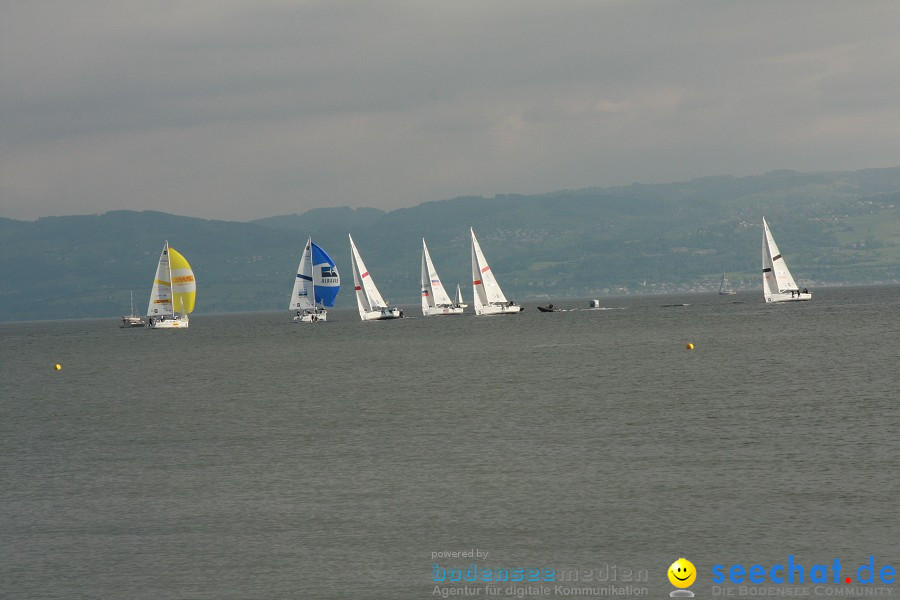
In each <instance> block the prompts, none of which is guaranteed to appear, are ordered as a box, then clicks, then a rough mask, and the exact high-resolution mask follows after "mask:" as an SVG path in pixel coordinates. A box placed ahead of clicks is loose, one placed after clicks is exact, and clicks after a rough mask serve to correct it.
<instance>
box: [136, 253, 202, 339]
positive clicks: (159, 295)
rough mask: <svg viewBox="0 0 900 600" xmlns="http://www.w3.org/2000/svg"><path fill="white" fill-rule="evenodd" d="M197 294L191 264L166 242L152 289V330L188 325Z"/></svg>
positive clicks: (149, 308)
mask: <svg viewBox="0 0 900 600" xmlns="http://www.w3.org/2000/svg"><path fill="white" fill-rule="evenodd" d="M196 297H197V283H196V281H195V279H194V271H193V270H192V269H191V265H190V264H189V263H188V261H187V259H185V258H184V257H183V256H182V255H181V254H179V253H178V252H177V251H176V250H175V248H172V247H170V246H169V242H168V241H167V242H166V244H165V246H163V251H162V254H160V256H159V264H158V265H157V267H156V277H155V278H154V279H153V288H152V289H151V290H150V304H149V306H147V317H148V318H149V321H148V323H147V324H148V325H149V326H150V327H152V328H153V329H174V328H178V329H184V328H186V327H187V326H188V322H189V321H188V314H189V313H191V312H193V310H194V301H195V300H196ZM176 306H177V307H178V309H179V310H178V311H176V310H175V307H176Z"/></svg>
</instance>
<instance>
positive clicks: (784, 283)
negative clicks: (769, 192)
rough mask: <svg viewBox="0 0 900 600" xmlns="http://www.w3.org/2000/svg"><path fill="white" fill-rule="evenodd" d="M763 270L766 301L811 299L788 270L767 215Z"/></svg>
mask: <svg viewBox="0 0 900 600" xmlns="http://www.w3.org/2000/svg"><path fill="white" fill-rule="evenodd" d="M762 272H763V295H764V296H765V299H766V302H783V301H786V300H810V299H811V298H812V295H811V294H809V293H808V292H801V291H800V288H799V287H798V286H797V283H796V282H795V281H794V276H793V275H791V272H790V270H788V267H787V263H786V262H785V261H784V257H783V256H781V252H780V251H779V250H778V244H776V243H775V238H773V237H772V232H771V231H769V224H768V223H767V222H766V219H765V217H763V239H762Z"/></svg>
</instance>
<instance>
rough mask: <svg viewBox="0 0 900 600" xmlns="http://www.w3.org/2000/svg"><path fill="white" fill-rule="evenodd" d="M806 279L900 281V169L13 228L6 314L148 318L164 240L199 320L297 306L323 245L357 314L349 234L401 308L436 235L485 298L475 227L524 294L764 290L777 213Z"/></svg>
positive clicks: (463, 278) (518, 294) (1, 231)
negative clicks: (302, 275)
mask: <svg viewBox="0 0 900 600" xmlns="http://www.w3.org/2000/svg"><path fill="white" fill-rule="evenodd" d="M763 215H765V216H766V217H767V219H768V221H769V224H770V226H771V228H772V231H773V233H774V235H775V236H776V239H777V240H778V242H779V246H780V247H781V250H782V252H783V253H784V254H785V256H786V257H787V258H788V260H789V263H790V266H791V269H792V271H793V272H794V275H795V276H796V278H797V279H798V281H799V282H801V283H802V284H803V285H808V286H810V287H815V286H816V285H821V284H838V283H851V284H873V283H880V282H897V281H898V280H900V167H898V168H891V169H866V170H862V171H850V172H829V173H797V172H793V171H774V172H771V173H766V174H765V175H757V176H752V177H739V178H738V177H728V176H723V177H707V178H703V179H696V180H692V181H686V182H678V183H670V184H633V185H630V186H622V187H615V188H589V189H581V190H564V191H557V192H552V193H547V194H538V195H499V196H495V197H493V198H482V197H461V198H454V199H450V200H441V201H435V202H426V203H423V204H420V205H418V206H414V207H411V208H404V209H398V210H393V211H390V212H385V211H381V210H378V209H373V208H356V209H353V208H349V207H339V208H320V209H314V210H310V211H307V212H305V213H302V214H295V215H283V216H277V217H268V218H265V219H258V220H255V221H252V222H247V223H242V222H232V221H219V220H207V219H198V218H193V217H181V216H176V215H169V214H165V213H159V212H153V211H143V212H134V211H111V212H108V213H104V214H102V215H78V216H68V217H45V218H42V219H38V220H37V221H16V220H12V219H4V218H0V239H2V240H3V242H4V248H5V252H4V253H3V255H2V256H0V278H2V281H3V286H2V291H0V320H3V321H12V320H29V319H56V318H80V317H100V316H117V315H120V314H124V313H125V312H127V311H128V309H129V300H128V298H129V291H133V292H134V296H135V304H136V308H137V309H139V311H140V312H143V311H144V309H145V302H146V299H147V295H148V294H149V289H150V282H151V278H152V276H153V271H154V269H155V266H156V261H157V258H158V256H159V252H160V250H161V248H162V244H163V241H164V240H169V242H170V243H171V244H172V246H173V247H174V248H176V249H178V250H179V251H180V252H182V253H183V254H184V255H185V256H186V257H187V258H188V260H189V261H190V262H191V264H192V266H193V267H194V271H195V273H196V275H197V282H198V299H197V307H198V308H197V312H198V313H203V312H228V311H246V310H278V309H284V310H287V305H288V295H289V294H290V289H291V285H292V281H293V280H292V278H293V276H294V274H295V272H296V268H297V262H298V261H299V258H300V254H301V252H302V247H303V244H304V242H305V241H306V237H307V236H308V235H312V236H313V238H314V239H315V240H316V242H317V243H319V244H320V245H321V246H322V247H324V248H325V249H326V250H327V251H328V252H329V253H330V254H331V255H332V256H333V257H334V259H335V261H336V262H337V264H338V269H339V270H340V272H341V276H342V278H343V281H344V285H343V286H342V290H341V293H340V294H339V295H338V305H339V306H353V305H354V299H353V293H352V276H351V271H350V265H349V246H348V240H347V234H348V233H352V234H353V237H354V240H355V241H356V243H357V246H358V247H359V249H360V252H361V253H362V254H363V256H364V258H365V260H366V264H367V266H368V267H369V268H370V269H371V271H372V273H373V275H374V276H375V277H376V280H377V281H378V285H379V287H380V288H381V290H382V292H383V293H384V295H385V297H386V298H387V299H388V300H390V301H391V302H394V303H400V304H413V305H415V304H417V303H418V297H419V261H420V249H421V240H422V238H423V237H425V238H426V240H427V241H428V245H429V249H430V250H431V254H432V258H433V259H434V261H435V264H436V266H437V269H438V271H439V272H440V274H441V277H442V279H443V280H444V282H445V285H447V286H448V288H449V287H454V286H455V284H456V283H460V284H462V286H463V289H464V290H466V292H465V293H466V295H467V296H468V295H471V284H470V281H469V279H470V273H469V269H470V254H469V238H468V228H469V227H470V226H471V227H474V228H475V231H476V233H477V234H478V236H479V241H480V242H481V245H482V247H483V249H484V251H485V254H486V255H487V257H488V260H489V261H490V263H491V266H492V269H493V270H494V272H495V273H496V274H497V277H498V278H499V280H500V283H501V285H502V286H503V288H504V291H506V292H507V295H508V296H510V297H513V298H515V299H525V298H541V299H544V298H546V297H548V296H551V297H554V298H562V297H566V296H570V297H575V296H598V295H603V294H622V293H664V292H672V291H690V290H697V291H699V290H703V289H709V290H713V289H715V288H716V286H717V285H718V281H719V280H720V279H721V276H722V271H723V270H724V271H727V272H728V278H729V280H730V281H731V283H732V284H733V285H734V286H735V287H738V288H747V287H750V288H756V287H759V285H760V284H759V273H758V271H759V262H760V245H761V241H760V240H761V228H760V223H761V218H762V216H763Z"/></svg>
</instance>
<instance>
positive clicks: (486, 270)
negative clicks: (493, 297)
mask: <svg viewBox="0 0 900 600" xmlns="http://www.w3.org/2000/svg"><path fill="white" fill-rule="evenodd" d="M490 270H491V268H490V267H489V266H487V265H485V267H484V268H483V269H482V270H481V272H482V273H486V272H488V271H490Z"/></svg>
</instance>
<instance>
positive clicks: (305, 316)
mask: <svg viewBox="0 0 900 600" xmlns="http://www.w3.org/2000/svg"><path fill="white" fill-rule="evenodd" d="M327 320H328V311H326V310H318V311H316V312H306V311H304V312H303V313H302V314H300V315H297V316H295V317H294V323H324V322H325V321H327Z"/></svg>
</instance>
